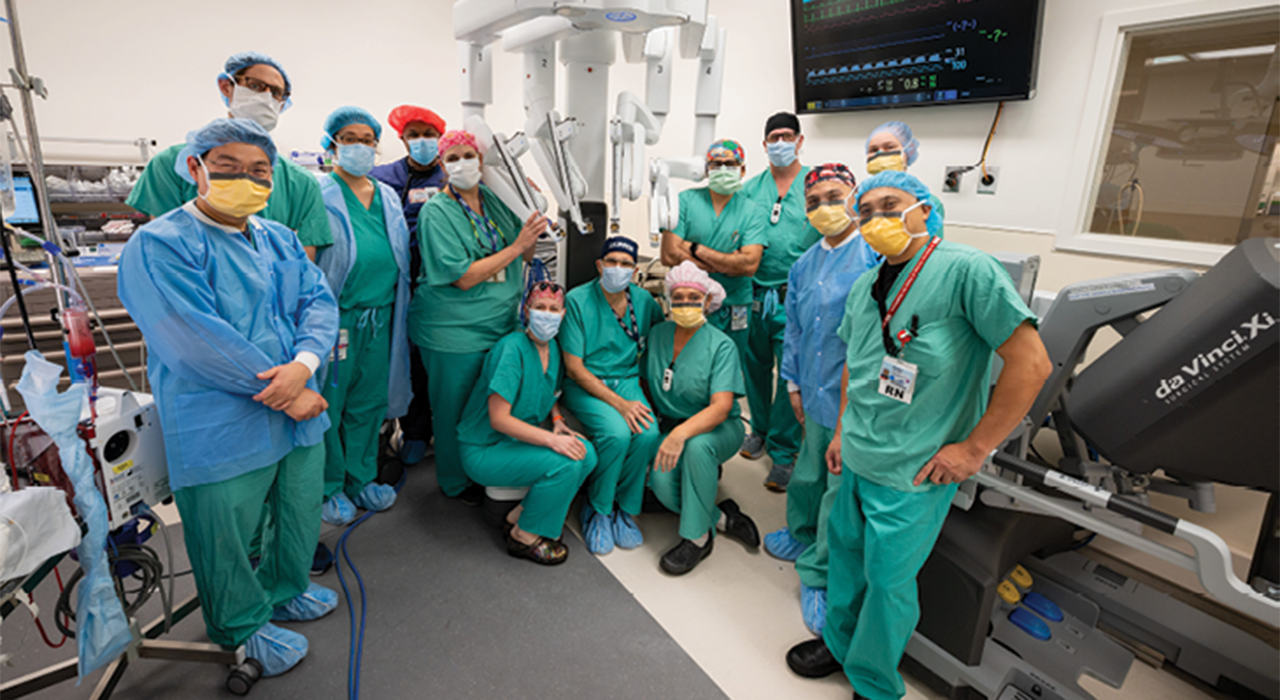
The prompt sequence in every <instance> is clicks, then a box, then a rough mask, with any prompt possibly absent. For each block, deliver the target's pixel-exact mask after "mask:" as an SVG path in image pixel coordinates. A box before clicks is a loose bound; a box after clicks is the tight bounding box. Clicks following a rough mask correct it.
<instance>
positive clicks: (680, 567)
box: [660, 537, 716, 576]
mask: <svg viewBox="0 0 1280 700" xmlns="http://www.w3.org/2000/svg"><path fill="white" fill-rule="evenodd" d="M715 543H716V538H714V537H708V538H707V543H706V544H704V545H702V546H701V547H699V546H698V545H696V544H694V543H693V542H692V541H690V540H686V539H681V540H680V544H678V545H676V546H675V547H672V548H671V550H670V551H668V552H667V553H666V554H663V555H662V561H661V562H660V565H661V566H662V570H663V571H665V572H667V573H669V574H671V575H672V576H683V575H685V574H687V573H689V572H690V571H693V567H695V566H697V565H698V562H700V561H702V560H703V559H706V558H707V557H708V556H710V555H711V549H712V548H713V547H714V546H715Z"/></svg>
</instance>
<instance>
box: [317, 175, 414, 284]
mask: <svg viewBox="0 0 1280 700" xmlns="http://www.w3.org/2000/svg"><path fill="white" fill-rule="evenodd" d="M329 177H331V178H333V179H334V180H335V181H336V182H337V183H338V186H339V187H340V188H342V199H343V200H344V201H345V202H346V204H347V212H348V213H349V214H350V216H351V228H352V230H353V231H354V232H355V237H356V261H355V264H354V265H352V266H351V272H349V273H347V281H346V284H344V285H343V286H342V294H341V295H340V296H339V297H338V306H340V307H342V308H344V309H376V308H381V307H383V306H387V305H389V304H392V303H394V302H395V300H396V280H397V278H398V277H399V274H400V271H399V268H397V267H396V256H395V253H393V252H392V251H391V239H390V238H388V237H387V223H386V221H385V217H383V215H382V192H381V188H379V187H374V188H373V201H372V202H370V203H369V208H368V209H366V208H365V206H364V203H363V202H361V201H360V199H359V198H357V197H356V195H355V193H354V192H352V191H351V188H350V187H348V186H347V183H346V181H344V180H343V179H342V178H341V177H339V176H338V175H337V174H336V173H330V174H329Z"/></svg>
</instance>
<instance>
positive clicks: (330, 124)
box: [320, 106, 382, 150]
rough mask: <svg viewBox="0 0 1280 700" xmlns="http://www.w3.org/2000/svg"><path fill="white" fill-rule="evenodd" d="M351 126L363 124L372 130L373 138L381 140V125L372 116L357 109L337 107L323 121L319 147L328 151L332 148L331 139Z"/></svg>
mask: <svg viewBox="0 0 1280 700" xmlns="http://www.w3.org/2000/svg"><path fill="white" fill-rule="evenodd" d="M352 124H364V125H366V126H368V127H369V128H371V129H373V137H374V138H376V139H380V138H382V125H381V124H379V123H378V120H377V119H374V118H373V115H372V114H369V112H368V111H366V110H363V109H361V108H359V107H352V106H346V107H339V108H337V109H335V110H333V112H331V113H330V114H329V116H328V117H326V118H325V120H324V136H323V137H322V138H321V139H320V147H321V148H323V149H325V150H328V149H329V148H331V147H332V146H333V138H332V137H334V136H337V135H338V132H339V131H341V130H342V128H343V127H346V126H351V125H352Z"/></svg>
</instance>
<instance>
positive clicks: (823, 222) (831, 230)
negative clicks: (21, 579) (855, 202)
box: [808, 204, 853, 236]
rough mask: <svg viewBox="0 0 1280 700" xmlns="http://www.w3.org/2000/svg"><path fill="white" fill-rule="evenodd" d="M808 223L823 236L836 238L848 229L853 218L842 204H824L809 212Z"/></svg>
mask: <svg viewBox="0 0 1280 700" xmlns="http://www.w3.org/2000/svg"><path fill="white" fill-rule="evenodd" d="M808 216H809V223H810V224H812V225H813V227H814V228H816V229H818V233H821V234H822V235H824V236H838V235H840V234H841V233H844V230H845V229H847V228H849V224H851V223H853V218H852V217H850V216H849V210H848V208H846V207H845V206H844V205H843V204H825V205H823V206H820V207H818V208H817V209H814V210H813V211H811V212H809V214H808Z"/></svg>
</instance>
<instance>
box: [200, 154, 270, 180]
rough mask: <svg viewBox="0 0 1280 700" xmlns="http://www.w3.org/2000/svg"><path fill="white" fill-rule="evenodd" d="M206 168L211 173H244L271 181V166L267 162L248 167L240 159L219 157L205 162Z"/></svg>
mask: <svg viewBox="0 0 1280 700" xmlns="http://www.w3.org/2000/svg"><path fill="white" fill-rule="evenodd" d="M204 165H205V168H207V169H208V170H209V173H210V174H215V175H244V174H247V175H249V176H250V177H252V178H255V179H258V180H264V181H266V182H268V183H270V182H271V166H270V165H266V164H258V165H252V166H250V167H248V168H246V167H244V166H243V165H241V164H240V161H238V160H235V159H233V158H224V157H218V158H214V159H212V160H206V161H205V162H204Z"/></svg>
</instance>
